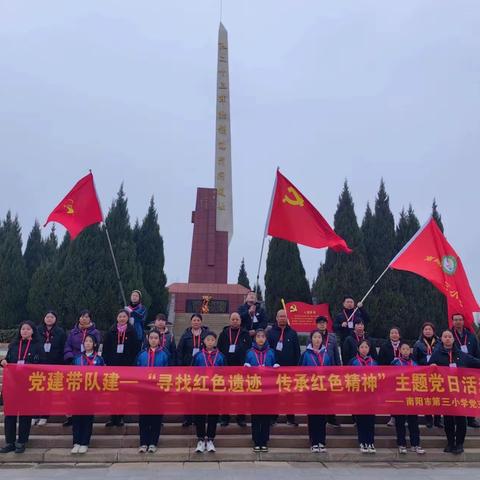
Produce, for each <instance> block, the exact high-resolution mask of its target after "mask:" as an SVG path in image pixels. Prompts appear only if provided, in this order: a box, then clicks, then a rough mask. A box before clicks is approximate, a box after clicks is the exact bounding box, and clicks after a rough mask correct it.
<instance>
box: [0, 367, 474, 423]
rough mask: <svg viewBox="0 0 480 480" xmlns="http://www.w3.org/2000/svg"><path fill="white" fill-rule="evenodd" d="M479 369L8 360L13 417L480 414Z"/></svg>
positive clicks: (8, 405) (6, 385)
mask: <svg viewBox="0 0 480 480" xmlns="http://www.w3.org/2000/svg"><path fill="white" fill-rule="evenodd" d="M479 392H480V370H474V369H467V368H449V367H433V366H430V367H280V368H264V367H263V368H262V367H260V368H259V367H256V368H254V367H252V368H247V367H214V368H203V367H156V368H155V367H152V368H150V367H148V368H147V367H73V366H57V365H13V364H12V365H7V366H6V368H5V371H4V375H3V398H4V410H5V415H71V414H73V415H88V414H103V415H105V414H107V415H108V414H128V415H135V414H161V413H163V414H209V413H211V414H215V413H223V414H228V413H231V414H242V413H244V414H251V413H253V414H276V413H281V414H289V413H296V414H334V413H335V414H389V415H390V414H444V415H462V416H472V417H476V416H479V415H480V395H479Z"/></svg>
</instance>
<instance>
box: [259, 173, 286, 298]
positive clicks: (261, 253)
mask: <svg viewBox="0 0 480 480" xmlns="http://www.w3.org/2000/svg"><path fill="white" fill-rule="evenodd" d="M279 170H280V167H277V172H278V171H279ZM276 189H277V175H276V174H275V182H273V189H272V196H271V198H270V207H269V209H268V215H267V220H266V222H265V230H264V231H263V238H262V248H261V249H260V260H259V261H258V269H257V285H256V289H255V293H256V294H257V295H258V292H259V291H260V270H261V268H262V258H263V250H264V247H265V239H266V238H267V236H268V234H267V230H268V224H269V221H270V215H271V214H272V206H273V196H274V195H275V190H276Z"/></svg>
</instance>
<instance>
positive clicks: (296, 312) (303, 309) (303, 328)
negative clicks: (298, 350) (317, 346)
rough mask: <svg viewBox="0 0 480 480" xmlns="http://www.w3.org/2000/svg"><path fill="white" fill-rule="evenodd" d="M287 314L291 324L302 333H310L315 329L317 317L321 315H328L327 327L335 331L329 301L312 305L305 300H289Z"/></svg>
mask: <svg viewBox="0 0 480 480" xmlns="http://www.w3.org/2000/svg"><path fill="white" fill-rule="evenodd" d="M285 306H286V307H287V316H288V320H289V321H290V326H291V327H292V328H293V329H294V330H296V331H297V332H300V333H310V332H311V331H312V330H315V328H316V324H315V319H316V318H317V317H319V316H323V317H326V318H327V320H328V324H327V328H328V331H329V332H332V331H333V324H332V318H331V317H330V310H329V308H328V303H320V304H319V305H310V304H309V303H303V302H288V303H287V304H286V305H285Z"/></svg>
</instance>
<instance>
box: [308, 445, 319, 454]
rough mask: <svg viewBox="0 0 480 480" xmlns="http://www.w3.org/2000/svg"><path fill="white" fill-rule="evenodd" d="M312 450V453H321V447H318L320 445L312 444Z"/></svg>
mask: <svg viewBox="0 0 480 480" xmlns="http://www.w3.org/2000/svg"><path fill="white" fill-rule="evenodd" d="M310 450H311V451H312V453H319V452H320V449H319V448H318V445H312V446H311V448H310Z"/></svg>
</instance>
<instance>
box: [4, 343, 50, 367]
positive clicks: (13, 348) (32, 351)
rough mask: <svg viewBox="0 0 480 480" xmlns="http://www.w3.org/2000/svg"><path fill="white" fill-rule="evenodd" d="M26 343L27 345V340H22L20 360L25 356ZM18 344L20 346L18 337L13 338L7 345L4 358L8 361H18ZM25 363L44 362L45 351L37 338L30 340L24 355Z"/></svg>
mask: <svg viewBox="0 0 480 480" xmlns="http://www.w3.org/2000/svg"><path fill="white" fill-rule="evenodd" d="M27 345H28V341H25V340H23V341H22V346H21V351H20V359H21V360H23V358H24V356H25V351H26V349H27ZM19 346H20V340H18V339H15V340H14V341H13V342H12V343H10V345H9V346H8V351H7V356H6V357H5V360H6V361H7V362H8V363H18V359H19V358H18V357H19V355H18V353H19V351H18V349H19ZM25 363H45V352H44V350H43V343H42V342H40V341H39V340H38V339H35V340H32V341H31V342H30V346H29V347H28V352H27V355H26V356H25Z"/></svg>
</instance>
